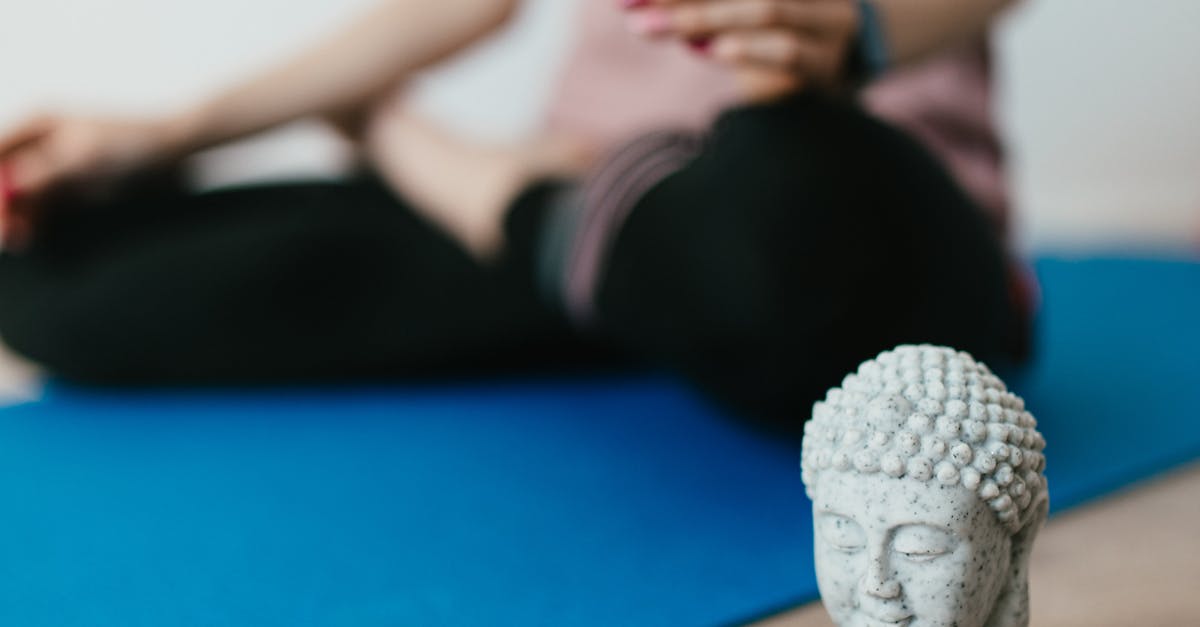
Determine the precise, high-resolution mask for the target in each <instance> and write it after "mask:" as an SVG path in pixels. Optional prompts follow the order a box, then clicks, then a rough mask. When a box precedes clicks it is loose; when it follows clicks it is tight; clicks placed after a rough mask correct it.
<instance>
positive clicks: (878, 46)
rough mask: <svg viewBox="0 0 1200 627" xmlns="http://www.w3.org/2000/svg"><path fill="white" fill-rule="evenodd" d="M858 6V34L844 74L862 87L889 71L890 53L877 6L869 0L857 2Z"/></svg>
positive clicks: (858, 0)
mask: <svg viewBox="0 0 1200 627" xmlns="http://www.w3.org/2000/svg"><path fill="white" fill-rule="evenodd" d="M857 4H858V35H857V36H856V37H855V39H854V42H853V43H852V47H851V49H850V57H849V59H848V61H847V64H846V73H847V75H848V77H849V79H850V80H851V82H852V83H854V84H856V85H862V84H865V83H867V82H869V81H871V79H874V78H875V77H877V76H879V75H880V74H883V73H884V72H885V71H886V70H887V69H888V66H889V65H890V62H891V53H890V52H889V50H888V44H887V34H886V33H885V32H884V29H883V21H882V20H881V19H880V16H879V9H878V7H876V6H875V3H874V2H872V0H857Z"/></svg>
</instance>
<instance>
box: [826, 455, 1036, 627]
mask: <svg viewBox="0 0 1200 627" xmlns="http://www.w3.org/2000/svg"><path fill="white" fill-rule="evenodd" d="M813 523H814V528H815V532H816V533H815V536H816V547H815V555H816V566H817V582H818V584H819V586H820V588H821V598H822V600H823V601H824V603H825V607H826V609H827V610H828V611H829V613H830V615H831V616H833V619H834V621H835V622H836V623H837V624H838V625H839V626H841V627H884V626H887V627H893V626H895V627H927V626H929V627H933V626H937V625H946V626H950V625H954V626H956V627H982V625H984V623H985V622H986V621H987V619H988V616H989V615H990V614H991V612H992V608H993V606H994V605H995V604H996V600H997V598H998V597H999V595H1000V591H1001V590H1002V588H1003V587H1004V584H1005V583H1006V579H1007V577H1008V572H1009V563H1010V561H1011V559H1012V556H1011V548H1010V547H1011V542H1012V541H1011V539H1010V537H1009V535H1008V533H1007V532H1006V531H1005V529H1004V528H1003V526H1002V525H1001V524H1000V522H999V521H998V520H996V516H995V514H994V513H993V512H992V511H991V509H990V508H989V507H988V506H987V504H986V503H984V502H983V500H982V499H980V498H979V497H978V496H976V495H974V494H972V493H971V492H970V491H968V490H967V489H966V488H964V487H962V486H961V485H958V484H955V485H950V486H944V485H942V484H940V483H938V482H937V480H936V479H935V480H933V481H931V482H921V481H916V480H913V479H893V478H891V477H888V476H886V475H883V474H882V473H875V474H867V475H860V474H856V473H850V472H837V471H831V472H825V473H822V474H821V478H820V483H819V486H818V490H817V498H816V501H815V502H814V504H813Z"/></svg>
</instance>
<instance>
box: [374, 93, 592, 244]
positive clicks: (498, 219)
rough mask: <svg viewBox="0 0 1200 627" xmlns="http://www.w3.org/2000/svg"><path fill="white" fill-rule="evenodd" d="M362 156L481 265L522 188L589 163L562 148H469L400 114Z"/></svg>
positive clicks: (574, 147) (388, 116) (378, 125)
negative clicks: (364, 155) (365, 155)
mask: <svg viewBox="0 0 1200 627" xmlns="http://www.w3.org/2000/svg"><path fill="white" fill-rule="evenodd" d="M365 148H366V153H367V157H368V159H369V160H370V162H371V164H372V165H373V166H374V167H375V168H376V169H377V170H378V171H379V173H380V175H381V176H383V177H384V179H385V180H386V181H387V182H388V183H389V184H390V185H391V186H392V188H393V189H395V190H396V191H397V192H398V193H400V194H402V195H403V196H404V197H405V199H407V200H408V201H410V202H412V203H413V205H414V209H416V210H417V211H418V212H419V213H420V214H421V215H423V216H424V217H425V218H426V219H427V220H429V221H430V222H432V223H433V224H435V225H437V226H438V227H440V228H442V229H443V230H445V231H446V232H447V233H448V234H449V235H450V236H452V237H453V238H454V239H456V240H457V241H458V242H459V243H461V244H462V245H463V246H465V247H466V248H467V249H468V250H469V251H470V252H471V253H472V254H474V255H475V256H476V257H478V258H480V259H482V260H488V259H491V258H494V257H495V256H496V255H497V254H498V253H499V252H500V250H501V249H502V248H503V246H504V218H505V213H506V211H507V210H508V208H509V205H510V203H511V202H512V200H513V199H514V198H515V197H516V196H517V194H519V193H520V192H521V190H522V189H524V188H525V186H527V185H529V184H531V183H533V182H534V181H536V180H538V179H542V178H549V177H556V176H563V177H566V176H575V175H578V174H580V173H582V171H583V169H584V168H586V167H587V165H588V163H589V161H590V160H591V157H590V155H589V154H588V151H587V150H585V149H583V148H582V147H581V145H580V144H578V143H574V142H569V141H565V140H556V139H547V140H541V141H537V142H530V143H526V144H519V145H512V146H503V145H487V144H482V143H475V142H471V141H469V140H466V139H464V138H462V137H458V136H455V135H454V134H452V133H450V132H447V131H446V130H445V129H443V128H440V127H438V126H437V125H436V124H434V123H432V122H430V121H428V120H426V119H423V118H421V117H419V116H416V115H414V114H411V113H408V112H405V111H401V110H398V109H395V110H392V111H388V112H385V113H383V114H382V115H380V116H379V117H378V118H377V119H376V120H375V121H374V122H373V123H372V125H371V127H370V128H369V130H368V132H367V137H366V143H365Z"/></svg>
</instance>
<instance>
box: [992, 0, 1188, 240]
mask: <svg viewBox="0 0 1200 627" xmlns="http://www.w3.org/2000/svg"><path fill="white" fill-rule="evenodd" d="M1197 34H1200V2H1197V1H1196V0H1139V1H1136V2H1130V1H1128V0H1029V1H1028V2H1027V5H1026V6H1025V7H1023V9H1022V10H1021V11H1020V12H1019V13H1018V14H1017V15H1016V16H1015V18H1014V19H1013V20H1012V23H1011V24H1009V28H1007V29H1005V30H1004V31H1003V36H1002V38H1001V42H1000V43H1001V50H1002V53H1003V59H1004V61H1005V67H1006V71H1005V75H1004V80H1003V84H1004V87H1005V94H1006V96H1005V98H1004V108H1003V110H1004V118H1005V123H1006V125H1007V127H1008V130H1009V135H1010V138H1011V146H1012V149H1013V156H1014V159H1015V162H1014V174H1015V181H1014V182H1015V185H1016V191H1017V198H1018V202H1019V204H1020V207H1021V218H1022V227H1021V235H1022V239H1023V240H1024V242H1025V243H1026V245H1028V246H1036V247H1039V248H1048V247H1049V248H1080V247H1088V246H1105V247H1112V246H1114V245H1117V246H1118V247H1137V248H1144V247H1154V246H1171V245H1178V244H1180V243H1191V244H1192V245H1195V244H1200V37H1197Z"/></svg>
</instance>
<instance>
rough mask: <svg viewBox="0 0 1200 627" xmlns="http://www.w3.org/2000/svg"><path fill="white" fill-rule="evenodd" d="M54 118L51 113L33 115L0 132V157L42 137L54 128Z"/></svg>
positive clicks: (2, 157) (6, 155)
mask: <svg viewBox="0 0 1200 627" xmlns="http://www.w3.org/2000/svg"><path fill="white" fill-rule="evenodd" d="M54 120H55V118H54V116H51V115H38V116H34V117H32V118H29V119H27V120H25V121H24V122H22V123H20V124H18V125H17V126H16V127H15V128H12V129H10V130H9V131H7V132H5V133H2V134H0V159H4V158H5V157H8V156H9V155H11V154H12V153H13V152H15V151H17V150H19V149H21V148H22V147H24V146H27V145H28V144H31V143H33V142H35V141H37V140H39V139H41V138H42V137H44V136H45V135H46V134H47V133H49V132H50V131H51V130H53V129H54Z"/></svg>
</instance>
